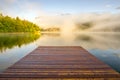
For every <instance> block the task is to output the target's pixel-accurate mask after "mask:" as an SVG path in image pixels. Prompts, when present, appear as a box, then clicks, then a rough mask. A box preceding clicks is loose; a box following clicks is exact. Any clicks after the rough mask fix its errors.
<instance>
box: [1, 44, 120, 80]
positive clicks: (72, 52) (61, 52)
mask: <svg viewBox="0 0 120 80" xmlns="http://www.w3.org/2000/svg"><path fill="white" fill-rule="evenodd" d="M39 78H41V80H42V79H43V78H46V79H45V80H49V79H51V80H54V79H56V80H58V79H60V78H61V79H65V80H67V79H69V80H70V79H72V78H73V79H74V80H75V79H77V80H79V79H83V80H88V79H94V80H99V79H100V80H101V79H109V80H110V79H111V80H117V79H118V80H119V79H120V74H119V73H118V72H116V71H115V70H113V69H112V68H111V67H110V66H108V65H106V64H105V63H103V62H102V61H100V60H98V59H97V58H96V57H95V56H93V55H92V54H90V53H89V52H88V51H86V50H85V49H83V48H82V47H79V46H40V47H38V48H37V49H35V50H34V51H33V52H31V53H30V54H28V55H27V56H25V57H24V58H22V59H21V60H20V61H18V62H17V63H15V64H14V65H13V66H11V67H9V68H8V69H7V70H6V71H4V72H3V73H0V80H19V79H20V80H28V79H29V80H39ZM73 79H72V80H73Z"/></svg>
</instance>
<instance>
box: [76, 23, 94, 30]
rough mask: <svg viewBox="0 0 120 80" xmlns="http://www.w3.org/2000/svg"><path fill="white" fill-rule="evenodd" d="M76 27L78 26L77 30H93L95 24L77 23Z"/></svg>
mask: <svg viewBox="0 0 120 80" xmlns="http://www.w3.org/2000/svg"><path fill="white" fill-rule="evenodd" d="M76 26H77V29H80V30H86V29H89V28H91V27H92V26H93V24H92V22H85V23H77V24H76Z"/></svg>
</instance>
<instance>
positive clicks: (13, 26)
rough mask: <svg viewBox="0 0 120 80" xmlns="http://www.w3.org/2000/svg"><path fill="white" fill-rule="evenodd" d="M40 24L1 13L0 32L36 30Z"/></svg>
mask: <svg viewBox="0 0 120 80" xmlns="http://www.w3.org/2000/svg"><path fill="white" fill-rule="evenodd" d="M36 31H40V28H39V26H37V25H36V24H34V23H32V22H29V21H27V20H21V19H20V18H19V17H16V18H11V17H9V16H3V15H2V14H0V32H36Z"/></svg>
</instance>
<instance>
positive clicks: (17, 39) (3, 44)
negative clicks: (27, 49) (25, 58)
mask: <svg viewBox="0 0 120 80" xmlns="http://www.w3.org/2000/svg"><path fill="white" fill-rule="evenodd" d="M39 37H40V35H38V34H32V33H31V34H30V33H24V34H7V33H6V34H0V52H4V51H5V50H6V49H12V48H13V47H16V46H18V47H21V46H22V45H23V44H25V45H26V44H29V43H31V42H33V41H35V40H37V39H38V38H39Z"/></svg>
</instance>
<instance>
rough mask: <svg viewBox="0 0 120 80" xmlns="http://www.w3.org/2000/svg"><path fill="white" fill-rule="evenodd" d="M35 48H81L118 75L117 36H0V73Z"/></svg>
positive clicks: (119, 38)
mask: <svg viewBox="0 0 120 80" xmlns="http://www.w3.org/2000/svg"><path fill="white" fill-rule="evenodd" d="M38 38H39V39H38ZM35 40H36V41H35ZM23 44H27V45H23ZM21 45H22V46H21ZM37 46H82V47H84V48H85V49H87V50H88V51H89V52H91V53H92V54H93V55H95V56H96V57H97V58H99V59H100V60H102V61H103V62H105V63H107V64H108V65H110V66H111V67H112V68H114V69H115V70H117V71H119V72H120V33H70V34H69V33H67V34H63V33H42V34H41V36H39V35H34V34H29V35H28V34H20V35H18V34H17V35H13V34H0V51H1V53H4V54H0V70H1V71H3V69H4V70H5V69H6V68H7V67H9V66H10V65H12V64H13V63H15V62H16V61H17V60H19V59H20V58H22V57H24V56H25V55H26V54H28V53H29V52H30V51H32V50H34V49H35V48H36V47H37Z"/></svg>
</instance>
